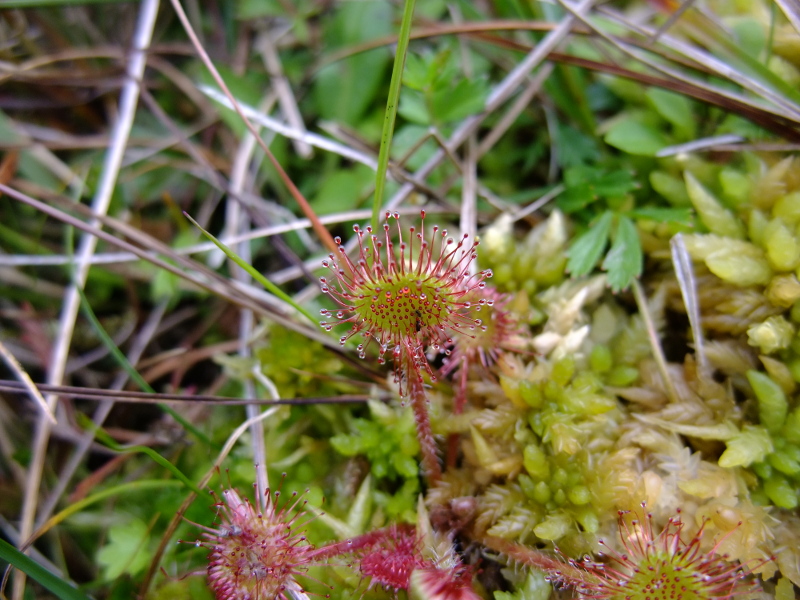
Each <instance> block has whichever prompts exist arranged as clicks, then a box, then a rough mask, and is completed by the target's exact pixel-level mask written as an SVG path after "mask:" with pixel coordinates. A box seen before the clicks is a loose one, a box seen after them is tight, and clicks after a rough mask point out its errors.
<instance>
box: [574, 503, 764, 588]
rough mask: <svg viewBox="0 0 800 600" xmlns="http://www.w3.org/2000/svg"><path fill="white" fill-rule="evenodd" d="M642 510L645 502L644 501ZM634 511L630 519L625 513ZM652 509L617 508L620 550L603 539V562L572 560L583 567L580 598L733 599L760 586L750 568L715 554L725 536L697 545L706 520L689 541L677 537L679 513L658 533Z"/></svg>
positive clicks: (585, 559)
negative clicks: (705, 549)
mask: <svg viewBox="0 0 800 600" xmlns="http://www.w3.org/2000/svg"><path fill="white" fill-rule="evenodd" d="M642 508H643V509H644V505H642ZM630 514H633V517H634V518H633V519H630V518H629V517H628V515H630ZM652 520H653V517H652V515H651V514H649V513H647V514H643V515H642V514H639V513H638V512H634V513H631V512H630V511H620V513H619V534H620V539H621V541H622V546H623V548H624V553H619V552H616V551H615V550H612V549H610V548H609V547H608V545H607V544H605V543H603V542H602V541H601V542H600V543H601V544H603V546H605V547H606V548H607V549H608V552H607V557H608V559H609V560H608V561H607V562H595V561H592V560H591V559H590V558H589V557H586V558H584V560H582V561H575V560H570V561H569V562H570V564H571V565H572V566H573V567H576V568H577V569H580V570H582V571H583V572H584V574H585V578H583V581H582V582H581V583H580V584H578V585H577V586H576V587H577V590H578V592H579V593H580V597H581V598H587V599H588V598H592V599H603V600H678V599H680V600H715V599H718V600H731V599H732V598H734V597H737V596H740V595H742V594H746V593H751V592H754V591H756V590H757V589H758V584H757V582H755V581H752V580H750V579H749V578H750V575H751V574H752V572H753V569H754V568H757V567H758V566H760V565H761V564H763V562H762V563H759V565H755V566H752V567H748V566H747V565H741V564H739V563H733V562H731V561H729V560H728V557H727V556H726V555H724V554H722V555H720V554H717V548H719V546H720V544H722V542H723V541H724V539H725V537H723V538H722V539H720V540H718V541H717V542H716V544H715V545H714V547H713V548H711V550H709V551H708V552H703V551H702V550H701V549H700V546H701V542H702V539H703V533H704V529H705V525H706V523H707V521H704V522H703V524H702V525H701V527H700V529H699V530H698V532H697V533H696V534H695V535H694V536H693V537H692V538H691V539H690V540H689V541H688V542H686V541H684V540H683V538H682V537H681V531H682V530H683V527H684V523H683V521H681V518H680V515H678V516H675V517H671V518H670V519H669V521H668V522H667V524H666V526H665V527H664V529H663V530H662V531H661V532H660V533H659V534H658V535H656V534H655V532H654V531H653V524H652Z"/></svg>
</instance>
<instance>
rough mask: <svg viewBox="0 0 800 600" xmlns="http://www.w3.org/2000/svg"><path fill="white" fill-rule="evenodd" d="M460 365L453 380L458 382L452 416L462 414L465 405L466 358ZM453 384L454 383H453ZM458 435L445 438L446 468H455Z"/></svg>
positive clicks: (453, 434) (452, 434) (462, 358)
mask: <svg viewBox="0 0 800 600" xmlns="http://www.w3.org/2000/svg"><path fill="white" fill-rule="evenodd" d="M460 362H461V364H460V365H459V367H458V369H457V370H456V376H455V378H454V380H455V379H457V380H458V383H457V385H456V391H455V397H454V398H453V414H454V415H460V414H461V413H462V412H464V406H465V405H466V404H467V360H466V357H463V356H462V357H461V361H460ZM454 382H455V381H454ZM459 437H460V435H459V434H457V433H451V434H450V435H449V436H448V437H447V457H446V459H445V464H446V465H447V466H448V467H455V466H456V461H457V460H458V439H459Z"/></svg>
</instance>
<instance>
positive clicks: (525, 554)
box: [480, 536, 594, 586]
mask: <svg viewBox="0 0 800 600" xmlns="http://www.w3.org/2000/svg"><path fill="white" fill-rule="evenodd" d="M480 541H481V542H482V543H483V545H484V546H486V547H487V548H489V549H491V550H494V551H496V552H501V553H502V554H505V555H506V556H508V557H509V558H512V559H513V560H515V561H517V562H519V563H522V564H523V565H527V566H529V567H534V568H536V569H539V570H541V571H544V572H545V573H547V574H548V575H549V576H550V577H556V578H558V580H559V581H560V582H561V583H564V584H567V585H572V586H578V585H581V584H587V583H589V581H588V580H591V579H593V578H594V577H593V576H592V575H590V574H588V573H586V572H585V571H581V570H580V569H577V568H575V567H573V566H572V565H570V564H569V563H566V562H562V561H560V560H558V559H556V558H553V557H552V556H548V555H547V554H545V553H544V552H539V551H538V550H534V549H533V548H527V547H526V546H522V545H520V544H517V543H515V542H511V541H509V540H506V539H504V538H499V537H494V536H484V537H483V538H481V540H480Z"/></svg>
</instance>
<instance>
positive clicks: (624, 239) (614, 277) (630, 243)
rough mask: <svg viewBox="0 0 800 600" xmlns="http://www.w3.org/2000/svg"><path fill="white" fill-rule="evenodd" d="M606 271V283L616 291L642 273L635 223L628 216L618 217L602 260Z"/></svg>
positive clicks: (640, 247) (640, 251) (639, 246)
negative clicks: (617, 222)
mask: <svg viewBox="0 0 800 600" xmlns="http://www.w3.org/2000/svg"><path fill="white" fill-rule="evenodd" d="M603 269H605V270H606V271H608V285H610V286H611V289H612V290H613V291H615V292H618V291H620V290H622V289H624V288H626V287H628V286H629V285H630V283H631V280H632V279H633V278H634V277H638V276H639V275H640V274H641V273H642V245H641V243H640V242H639V232H638V231H636V225H634V224H633V221H631V220H630V219H629V218H628V217H620V218H619V224H618V225H617V232H616V235H615V236H614V242H613V243H612V244H611V249H610V250H609V251H608V254H607V255H606V258H605V260H604V261H603Z"/></svg>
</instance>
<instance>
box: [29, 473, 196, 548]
mask: <svg viewBox="0 0 800 600" xmlns="http://www.w3.org/2000/svg"><path fill="white" fill-rule="evenodd" d="M181 485H184V483H183V482H182V481H169V480H165V479H142V480H139V481H130V482H128V483H123V484H120V485H115V486H113V487H110V488H108V489H106V490H103V491H102V492H97V493H96V494H92V495H90V496H86V498H84V499H82V500H78V501H77V502H73V503H72V504H70V505H69V506H68V507H66V508H65V509H64V510H62V511H60V512H58V513H56V514H55V515H53V516H52V517H50V518H49V519H48V520H47V521H46V522H45V523H44V525H42V526H41V528H40V529H39V530H38V531H37V532H36V534H34V537H37V538H38V537H40V536H41V535H42V534H43V533H44V532H45V531H47V530H48V529H50V528H52V527H55V526H56V525H58V524H59V523H61V522H62V521H64V520H65V519H68V518H69V517H71V516H72V515H74V514H75V513H77V512H80V511H82V510H83V509H84V508H86V507H87V506H91V505H92V504H95V503H96V502H100V501H101V500H105V499H106V498H113V497H114V496H118V495H122V494H123V493H127V492H139V491H143V490H160V489H164V488H168V487H178V486H181Z"/></svg>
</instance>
